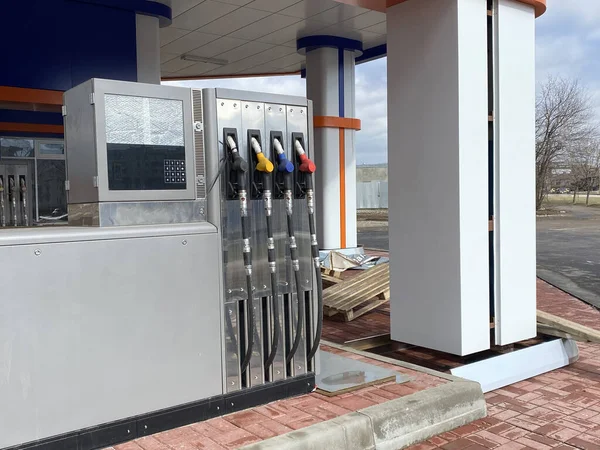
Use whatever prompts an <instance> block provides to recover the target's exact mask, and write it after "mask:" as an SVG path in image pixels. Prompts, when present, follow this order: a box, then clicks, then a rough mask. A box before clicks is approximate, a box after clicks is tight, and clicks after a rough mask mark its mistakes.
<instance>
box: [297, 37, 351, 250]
mask: <svg viewBox="0 0 600 450" xmlns="http://www.w3.org/2000/svg"><path fill="white" fill-rule="evenodd" d="M298 48H299V51H305V52H306V91H307V96H308V98H309V99H310V100H312V101H313V106H314V116H315V139H314V142H315V148H314V157H315V163H316V165H317V173H316V186H315V187H316V203H317V212H318V216H317V217H318V218H317V233H318V236H319V244H320V246H321V248H323V249H327V250H331V249H348V248H354V247H356V246H357V242H356V155H355V149H354V134H355V132H356V129H357V128H358V125H357V124H358V123H359V122H358V121H356V120H355V95H354V84H355V80H354V70H355V57H356V52H357V51H358V50H359V49H360V48H362V45H361V43H360V42H358V41H354V40H350V39H344V38H338V37H334V36H310V37H308V38H303V39H300V40H299V41H298Z"/></svg>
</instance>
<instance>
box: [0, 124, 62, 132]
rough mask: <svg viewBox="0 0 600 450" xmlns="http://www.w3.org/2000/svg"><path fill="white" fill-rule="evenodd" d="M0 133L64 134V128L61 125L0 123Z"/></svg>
mask: <svg viewBox="0 0 600 450" xmlns="http://www.w3.org/2000/svg"><path fill="white" fill-rule="evenodd" d="M0 131H9V132H11V133H15V132H16V133H18V132H23V133H44V134H45V133H50V134H64V133H65V127H63V126H62V125H43V124H42V125H41V124H35V123H12V122H0Z"/></svg>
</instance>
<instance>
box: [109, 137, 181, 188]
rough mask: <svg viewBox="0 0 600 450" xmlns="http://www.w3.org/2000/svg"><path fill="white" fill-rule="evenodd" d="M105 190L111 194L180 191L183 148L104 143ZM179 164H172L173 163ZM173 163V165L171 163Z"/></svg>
mask: <svg viewBox="0 0 600 450" xmlns="http://www.w3.org/2000/svg"><path fill="white" fill-rule="evenodd" d="M106 146H107V151H108V161H107V162H108V188H109V189H110V190H112V191H159V190H173V189H179V190H183V189H185V187H186V182H187V177H186V173H185V148H184V147H183V146H182V147H171V146H149V145H132V144H107V145H106ZM175 162H177V163H179V164H178V165H175V164H174V163H175ZM172 163H173V164H172Z"/></svg>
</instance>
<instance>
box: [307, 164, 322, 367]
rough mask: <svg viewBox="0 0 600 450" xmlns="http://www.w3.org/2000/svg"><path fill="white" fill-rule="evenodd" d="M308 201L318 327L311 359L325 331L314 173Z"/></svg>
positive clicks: (310, 175) (308, 192) (311, 350)
mask: <svg viewBox="0 0 600 450" xmlns="http://www.w3.org/2000/svg"><path fill="white" fill-rule="evenodd" d="M306 187H307V189H306V201H307V204H308V226H309V230H310V248H311V253H312V258H313V263H314V266H315V275H316V278H317V329H316V330H315V338H314V340H313V344H312V347H311V349H310V351H309V352H308V356H307V358H306V360H307V361H310V360H311V359H313V358H314V356H315V354H316V353H317V350H319V344H320V343H321V335H322V333H323V279H322V277H321V259H320V257H319V244H318V242H317V230H316V226H315V201H314V191H313V175H312V173H310V174H307V176H306Z"/></svg>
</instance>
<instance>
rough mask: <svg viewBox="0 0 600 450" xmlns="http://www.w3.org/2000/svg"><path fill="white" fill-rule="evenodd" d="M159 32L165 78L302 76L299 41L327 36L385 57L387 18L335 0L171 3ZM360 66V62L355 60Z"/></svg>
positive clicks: (366, 55) (369, 55)
mask: <svg viewBox="0 0 600 450" xmlns="http://www.w3.org/2000/svg"><path fill="white" fill-rule="evenodd" d="M171 6H172V14H173V21H172V24H171V25H170V26H168V27H164V28H162V29H161V30H160V44H161V55H160V58H161V74H162V77H163V79H176V78H194V77H220V76H228V75H254V74H289V73H297V72H300V71H301V69H302V68H303V66H304V64H305V59H306V58H305V56H304V55H301V54H299V53H298V51H297V40H298V39H299V38H302V37H304V36H310V35H328V36H337V37H341V38H347V39H353V40H356V41H358V42H360V43H362V49H363V51H364V54H363V57H364V59H363V60H367V59H373V58H375V57H379V56H383V55H385V43H386V37H387V36H386V15H385V12H379V11H373V10H370V9H366V8H361V7H359V6H352V5H348V4H343V3H340V2H337V1H334V0H280V1H272V0H173V1H172V5H171ZM357 62H360V59H359V60H358V61H357Z"/></svg>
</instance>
